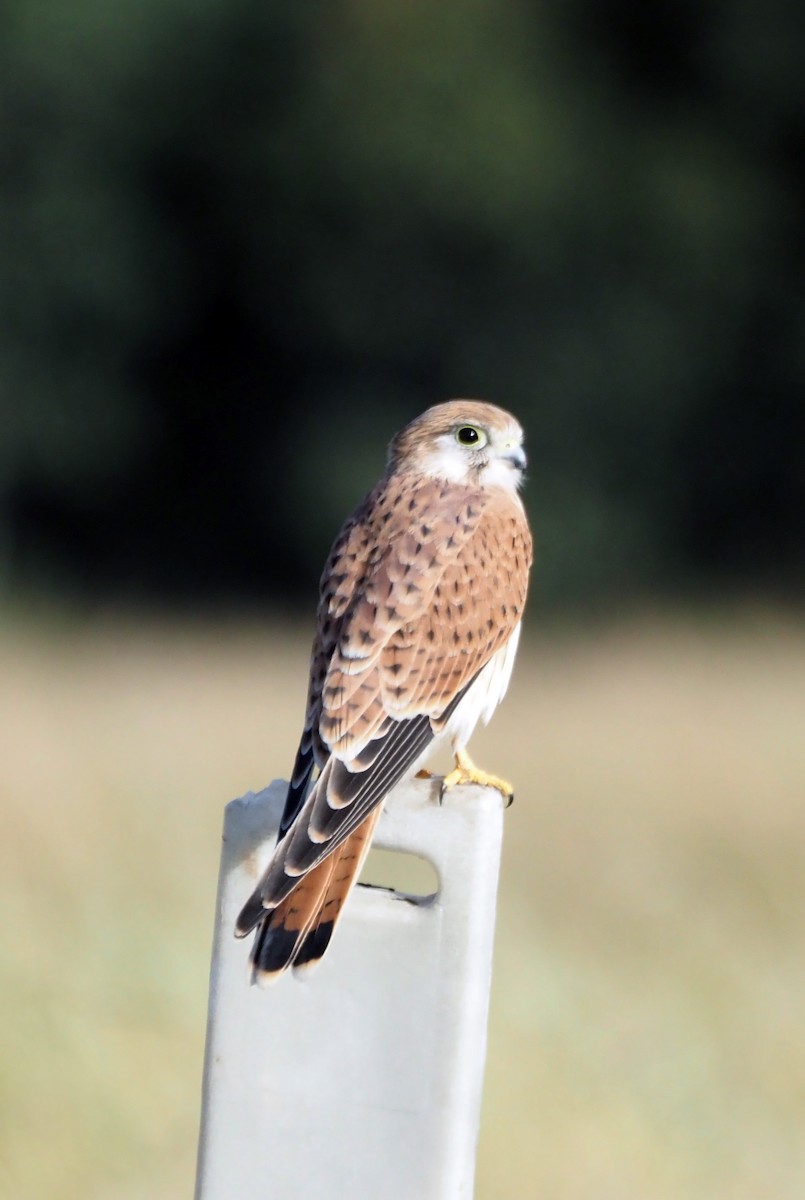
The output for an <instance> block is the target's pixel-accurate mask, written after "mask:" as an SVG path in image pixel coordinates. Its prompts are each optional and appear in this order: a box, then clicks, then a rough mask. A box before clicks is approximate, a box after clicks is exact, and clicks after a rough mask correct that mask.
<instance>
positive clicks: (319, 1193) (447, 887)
mask: <svg viewBox="0 0 805 1200" xmlns="http://www.w3.org/2000/svg"><path fill="white" fill-rule="evenodd" d="M439 782H440V781H439V780H438V779H430V780H424V779H423V780H420V779H414V780H410V781H407V782H405V783H403V784H401V785H400V786H399V787H398V788H397V789H396V790H395V791H394V792H393V793H392V795H391V797H390V798H389V800H388V801H387V803H386V808H385V810H384V812H383V814H382V815H381V818H380V821H379V822H378V826H377V830H376V833H375V838H374V843H373V844H374V845H375V846H376V847H379V848H381V849H387V850H396V851H403V852H409V853H414V854H418V855H421V856H422V857H423V858H426V859H428V860H429V861H430V862H432V863H433V865H434V866H435V868H436V871H437V873H438V876H439V880H440V887H439V891H438V893H437V894H436V896H435V897H434V898H433V899H432V900H430V901H427V902H425V903H418V904H414V903H411V902H409V901H407V900H406V899H405V898H404V897H401V896H400V895H398V894H395V893H393V892H389V891H387V890H384V889H377V888H366V887H358V888H356V889H355V890H354V891H353V894H352V895H351V896H350V898H349V900H348V901H347V905H346V908H345V910H344V915H343V917H342V919H341V921H340V923H339V925H338V927H337V929H336V931H335V934H334V936H333V940H332V943H331V945H330V947H329V949H328V951H327V954H326V955H325V957H324V959H323V961H322V963H321V964H320V965H319V966H318V967H317V968H316V969H315V970H313V971H312V972H310V974H309V975H307V976H306V977H304V978H303V979H301V980H300V979H297V978H295V977H294V976H292V975H291V974H290V973H288V974H287V975H284V976H282V977H281V978H280V979H279V980H278V982H277V983H276V984H275V985H273V986H272V987H271V988H269V989H268V990H265V991H263V990H261V989H260V988H257V987H249V985H248V969H247V960H248V952H249V943H250V941H251V938H247V939H244V940H243V941H237V940H236V939H235V937H234V935H233V929H234V924H235V918H236V916H237V914H238V912H239V910H240V908H241V906H242V904H243V902H244V900H245V899H246V897H247V896H248V895H249V893H250V892H251V891H252V889H253V888H254V886H255V884H256V881H257V879H258V877H259V875H260V874H261V872H262V870H263V868H264V867H265V865H266V863H267V861H268V859H269V857H270V855H271V851H272V849H273V846H274V842H275V839H276V830H277V827H278V824H279V818H280V814H281V811H282V806H283V803H284V800H285V790H286V786H287V785H286V784H284V783H283V782H282V781H280V780H276V781H275V782H274V783H272V784H271V786H270V787H268V788H266V789H265V790H264V791H262V792H260V793H258V794H257V795H254V794H251V793H250V794H248V795H246V796H244V797H243V798H242V799H240V800H234V801H232V803H231V804H229V805H228V806H227V809H226V817H225V822H224V841H223V853H222V860H221V874H220V881H219V892H218V905H217V913H216V925H215V937H214V944H213V959H212V969H211V973H210V1002H209V1016H208V1026H207V1050H206V1059H205V1067H204V1097H203V1104H202V1120H201V1136H200V1144H199V1158H198V1175H197V1182H196V1200H296V1197H304V1198H305V1200H453V1198H457V1197H466V1198H469V1197H471V1196H472V1190H473V1173H474V1165H475V1142H476V1138H477V1132H478V1122H479V1117H480V1105H481V1089H482V1083H483V1068H484V1059H485V1054H486V1022H487V1013H488V1004H489V987H490V981H491V972H492V943H493V936H494V920H495V899H496V893H497V880H498V870H499V864H500V848H501V837H502V829H503V800H502V798H501V796H500V793H499V792H497V791H496V790H494V789H492V788H480V787H476V786H466V787H464V786H462V787H458V788H455V789H454V790H452V791H451V792H449V793H448V794H447V795H446V796H445V800H444V804H443V805H442V806H439V804H438V802H437V801H438V790H439Z"/></svg>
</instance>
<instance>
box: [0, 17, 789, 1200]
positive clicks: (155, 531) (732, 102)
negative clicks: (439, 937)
mask: <svg viewBox="0 0 805 1200" xmlns="http://www.w3.org/2000/svg"><path fill="white" fill-rule="evenodd" d="M0 29H1V30H2V37H0V100H1V101H2V106H1V110H2V113H3V118H2V122H1V123H0V155H1V156H2V157H1V159H0V161H2V171H1V172H0V229H2V271H1V272H0V278H1V280H2V283H1V285H0V297H1V298H0V678H2V680H3V685H4V686H3V687H2V690H0V705H2V712H1V714H0V715H1V717H2V719H0V794H1V795H2V805H1V806H0V828H1V829H2V838H0V845H2V850H0V855H2V861H0V900H2V903H3V908H4V911H5V913H6V920H5V921H4V922H3V925H2V929H1V930H0V977H1V978H2V982H3V987H2V999H0V1015H1V1016H2V1020H0V1030H2V1032H0V1114H2V1123H0V1194H3V1195H6V1194H7V1195H8V1196H9V1197H14V1200H34V1198H37V1200H38V1198H39V1197H44V1196H49V1195H54V1194H58V1195H59V1196H60V1197H63V1198H64V1200H71V1198H72V1197H76V1198H77V1197H82V1198H83V1200H87V1198H89V1200H92V1198H95V1197H97V1198H99V1200H108V1198H109V1197H114V1198H115V1200H140V1198H141V1197H142V1198H144V1197H149V1198H150V1200H161V1198H162V1197H165V1198H166V1200H167V1198H169V1197H174V1196H177V1195H187V1194H189V1193H190V1189H191V1187H192V1179H193V1169H194V1166H193V1159H194V1152H195V1136H196V1129H197V1119H198V1100H199V1083H200V1074H201V1060H202V1053H203V1036H204V1012H205V1005H206V972H207V967H208V953H209V939H210V934H211V922H212V916H213V908H214V894H215V877H216V870H217V857H218V837H219V829H220V819H221V807H222V804H223V802H224V801H225V800H226V799H228V798H229V797H231V796H233V795H236V794H240V793H241V792H243V791H245V790H247V789H248V788H258V787H260V786H262V785H263V784H264V783H266V782H267V781H268V780H269V779H270V778H271V777H273V776H276V775H282V774H284V773H286V772H287V771H288V769H289V766H290V761H291V756H292V753H293V749H294V741H295V738H296V736H297V733H298V724H299V720H300V718H301V711H302V706H303V702H304V692H305V683H306V680H305V672H306V666H307V652H308V641H309V636H310V628H311V621H312V614H313V610H314V607H315V589H316V584H317V579H318V575H319V572H320V569H321V564H322V562H323V559H324V556H325V553H326V550H327V548H328V546H329V543H330V541H331V539H332V537H333V534H334V533H335V531H336V529H337V527H338V525H339V523H340V521H341V519H342V517H343V516H344V515H346V513H347V512H348V511H349V510H350V509H351V508H352V507H353V506H354V504H355V503H356V502H357V501H358V500H359V499H360V497H361V495H362V494H363V493H364V492H365V490H366V489H367V488H368V487H369V486H370V485H371V484H372V483H373V482H374V481H375V479H376V478H377V476H378V474H379V471H380V468H381V466H382V462H383V459H384V453H385V445H386V443H387V442H388V440H389V438H390V436H391V435H392V433H393V432H394V431H395V430H396V429H397V428H398V427H399V426H400V425H402V424H403V423H404V422H405V421H407V420H409V419H410V418H412V417H413V416H415V415H416V414H417V413H418V412H420V411H421V410H422V409H424V408H426V407H427V406H428V405H430V404H431V403H434V402H436V401H438V400H442V399H446V398H449V397H451V396H457V395H465V396H481V397H484V398H486V399H489V400H492V401H494V402H496V403H499V404H501V405H503V406H504V407H506V408H509V409H511V410H512V411H513V412H515V413H516V414H517V416H518V417H519V418H520V419H521V421H522V423H523V425H524V426H525V428H526V431H527V435H528V452H529V461H530V478H529V481H528V484H527V489H526V503H527V506H528V509H529V512H530V515H531V519H532V524H533V527H534V531H535V535H536V541H537V564H536V568H535V571H534V577H533V591H532V599H531V602H530V613H529V620H530V624H529V626H528V630H527V637H526V639H525V642H524V646H523V650H522V651H521V655H520V661H519V663H518V671H517V673H516V679H515V684H514V686H513V691H512V693H511V698H510V699H509V700H508V701H507V704H506V708H505V709H504V710H503V712H502V713H501V715H500V716H499V717H498V719H497V721H496V722H495V723H494V724H493V726H492V728H491V730H490V731H489V732H488V733H486V734H484V735H483V737H482V738H479V739H478V750H479V753H478V757H479V758H480V759H481V761H483V762H484V763H485V764H486V765H488V766H489V767H490V768H491V769H492V770H497V771H501V772H502V773H503V774H507V775H509V776H511V777H513V778H514V779H515V780H516V782H517V792H518V797H519V803H518V804H516V805H515V806H514V808H513V809H512V810H511V812H510V813H509V815H508V817H507V826H508V828H509V831H510V832H509V836H508V839H507V847H506V852H505V853H506V861H505V862H504V867H503V885H502V893H501V909H500V922H499V930H500V933H499V939H498V952H497V965H496V977H495V989H494V993H493V1008H492V1025H491V1030H490V1055H489V1068H488V1075H487V1092H486V1106H485V1111H484V1120H483V1127H482V1134H481V1146H480V1158H479V1180H478V1191H477V1194H478V1196H479V1198H480V1200H493V1198H495V1200H497V1198H498V1197H503V1198H507V1197H512V1198H515V1197H517V1198H521V1197H523V1196H524V1195H534V1196H541V1195H546V1196H550V1197H552V1200H565V1198H567V1200H586V1198H587V1197H590V1198H592V1197H595V1200H601V1198H602V1197H608V1196H612V1197H618V1198H620V1197H622V1196H633V1195H639V1196H645V1197H651V1198H658V1200H665V1198H666V1197H667V1198H668V1200H671V1198H672V1197H673V1198H679V1197H681V1196H684V1197H686V1198H687V1197H690V1198H692V1200H697V1198H699V1197H701V1198H702V1200H705V1198H707V1200H710V1198H712V1197H713V1196H718V1197H729V1198H735V1200H739V1198H740V1200H744V1198H746V1200H750V1198H752V1200H754V1198H755V1197H757V1196H758V1195H760V1194H764V1195H774V1196H775V1197H779V1198H782V1200H786V1198H788V1197H791V1198H792V1200H793V1198H794V1197H796V1198H797V1200H799V1198H800V1197H801V1196H802V1195H803V1192H804V1191H805V1145H803V1139H802V1136H801V1131H802V1127H803V1120H804V1119H805V1085H804V1084H803V1080H805V1025H804V1024H803V1019H802V1006H801V996H802V995H803V988H805V951H804V950H803V946H804V945H805V941H804V940H803V938H804V936H805V901H804V900H803V889H802V882H801V881H802V872H803V869H805V852H803V835H805V817H803V813H802V796H803V787H804V785H805V737H803V731H804V730H805V623H803V620H802V615H803V605H802V600H803V584H804V583H805V556H804V555H803V539H804V538H805V405H804V404H803V392H804V385H805V350H804V349H803V347H805V289H803V278H804V270H805V238H804V237H803V228H805V72H803V70H802V63H803V54H805V18H803V16H802V12H801V7H800V6H799V5H795V4H794V3H793V2H792V0H769V3H767V4H765V5H762V6H760V5H758V4H754V3H750V2H749V0H733V3H731V4H729V5H726V4H724V3H721V2H717V0H699V3H696V4H694V3H691V2H688V0H678V2H677V3H660V4H655V5H652V6H649V7H648V8H643V9H641V8H639V7H636V6H635V5H633V4H631V3H629V4H627V3H625V2H623V0H620V2H618V0H595V2H594V0H563V2H561V3H560V2H559V0H545V2H544V3H542V4H536V3H531V4H528V3H525V2H517V0H498V2H497V3H496V4H494V5H493V4H491V3H489V2H488V0H487V2H484V0H463V2H462V3H457V2H456V0H441V2H440V3H439V4H438V5H433V4H429V5H426V4H422V3H416V2H413V3H408V4H398V3H393V2H391V3H385V4H355V3H353V4H343V3H342V4H339V3H336V4H332V3H331V4H328V5H324V4H319V3H311V4H306V5H299V6H293V5H278V4H274V3H271V2H267V3H264V4H262V5H254V4H245V3H241V2H240V0H229V2H228V3H224V2H223V0H194V3H192V4H189V3H187V2H186V0H160V3H159V4H158V5H157V4H155V3H153V2H152V0H139V2H138V3H136V4H134V3H131V2H130V0H121V2H119V3H117V4H115V5H114V6H109V5H103V4H101V3H100V2H99V0H75V3H73V4H71V5H69V6H63V5H62V6H59V5H56V4H53V3H48V2H47V0H10V3H8V4H7V5H6V6H5V8H4V10H3V13H2V14H0Z"/></svg>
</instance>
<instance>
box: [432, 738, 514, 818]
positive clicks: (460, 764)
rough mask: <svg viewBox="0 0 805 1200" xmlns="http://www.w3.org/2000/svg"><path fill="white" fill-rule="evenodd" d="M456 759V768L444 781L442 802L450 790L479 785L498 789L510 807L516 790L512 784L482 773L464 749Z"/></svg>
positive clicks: (440, 795) (456, 755)
mask: <svg viewBox="0 0 805 1200" xmlns="http://www.w3.org/2000/svg"><path fill="white" fill-rule="evenodd" d="M455 759H456V765H455V767H454V768H453V770H452V771H451V772H450V774H449V775H445V777H444V780H443V781H442V787H441V792H440V794H439V799H440V800H441V798H442V796H444V793H445V792H447V791H449V790H450V788H454V787H457V786H458V784H460V783H479V784H480V785H481V787H493V788H497V790H498V791H499V792H500V794H501V796H502V797H503V799H504V800H505V801H506V807H507V808H508V807H509V805H510V804H511V803H512V801H513V800H514V789H513V788H512V785H511V784H510V783H508V782H507V781H506V780H505V779H501V778H500V777H499V776H498V775H489V774H487V772H486V771H482V770H481V769H480V767H476V765H475V763H474V762H473V761H472V759H471V758H470V756H469V754H468V753H467V751H466V750H464V749H458V750H456V751H455Z"/></svg>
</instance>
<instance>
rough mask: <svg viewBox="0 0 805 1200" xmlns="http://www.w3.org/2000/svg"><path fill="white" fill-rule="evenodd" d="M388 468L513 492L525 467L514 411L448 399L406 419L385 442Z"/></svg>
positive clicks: (478, 402) (468, 401)
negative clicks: (396, 432)
mask: <svg viewBox="0 0 805 1200" xmlns="http://www.w3.org/2000/svg"><path fill="white" fill-rule="evenodd" d="M389 467H390V468H391V469H392V470H409V471H415V472H417V473H418V474H422V475H432V476H435V477H436V478H438V479H446V480H448V481H449V482H450V483H465V484H471V485H473V486H474V487H479V486H480V487H503V488H506V489H507V490H509V491H512V492H516V490H517V488H518V487H519V485H520V484H521V483H522V481H523V472H524V471H525V467H526V456H525V450H524V449H523V431H522V429H521V427H520V425H519V423H518V422H517V421H516V420H515V419H514V417H513V416H512V415H511V414H510V413H507V412H504V410H503V409H502V408H497V407H496V406H495V405H494V404H487V403H485V402H484V401H482V400H448V401H447V403H446V404H436V405H434V407H433V408H429V409H428V410H427V411H426V412H424V413H422V415H421V416H420V417H417V418H416V420H414V421H412V422H411V423H410V425H406V427H405V428H404V429H402V430H401V431H400V432H399V433H398V434H397V436H396V437H395V438H394V440H393V441H392V443H391V445H390V447H389Z"/></svg>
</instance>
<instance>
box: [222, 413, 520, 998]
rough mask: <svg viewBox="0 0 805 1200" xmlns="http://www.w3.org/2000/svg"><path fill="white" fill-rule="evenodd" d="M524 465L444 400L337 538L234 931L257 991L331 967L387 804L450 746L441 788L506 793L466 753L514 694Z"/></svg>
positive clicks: (396, 448) (497, 437) (498, 432)
mask: <svg viewBox="0 0 805 1200" xmlns="http://www.w3.org/2000/svg"><path fill="white" fill-rule="evenodd" d="M525 465H526V458H525V453H524V450H523V431H522V429H521V428H520V426H519V424H518V423H517V421H516V420H515V419H514V417H512V416H510V415H509V414H508V413H507V412H504V411H503V410H502V409H500V408H496V407H495V406H494V405H492V404H485V403H482V402H481V401H477V400H451V401H449V402H448V403H447V404H437V405H436V406H435V407H434V408H429V409H428V410H427V412H425V413H423V414H422V416H420V417H417V419H416V420H415V421H412V422H411V424H410V425H407V426H406V427H405V428H404V429H403V430H401V432H400V433H398V434H397V436H396V437H395V438H394V439H393V441H392V443H391V445H390V447H389V455H388V465H387V467H386V473H385V475H384V476H383V478H382V479H381V480H380V482H379V483H378V484H377V486H376V487H375V488H373V490H372V491H371V492H370V493H369V495H368V496H367V497H366V499H365V500H364V501H363V503H362V504H361V505H360V507H359V508H358V509H357V510H356V511H355V512H354V513H353V515H352V516H351V517H350V518H349V520H348V521H347V522H346V524H345V525H344V527H343V529H342V530H341V532H340V534H339V535H338V537H337V539H336V541H335V545H334V546H333V548H332V550H331V552H330V557H329V559H328V560H327V565H326V567H325V569H324V574H323V576H322V580H321V596H320V602H319V608H318V620H317V628H316V636H315V639H314V643H313V653H312V658H311V667H310V686H309V691H308V700H307V714H306V717H305V727H304V730H303V732H302V739H301V741H300V744H299V750H298V752H297V755H296V761H295V763H294V768H293V774H292V777H291V782H290V785H289V787H288V796H287V799H286V802H285V810H284V813H283V816H282V821H281V823H280V830H279V840H278V842H277V846H276V848H275V850H274V854H273V856H272V858H271V861H270V862H269V864H268V866H267V868H266V871H265V874H264V875H263V877H262V879H261V880H260V883H259V885H258V887H257V888H256V890H255V892H254V893H253V895H252V896H251V897H250V898H249V900H248V901H247V902H246V904H245V905H244V907H243V911H242V912H241V914H240V916H239V917H238V921H237V926H236V930H235V932H236V935H237V936H238V937H244V936H245V935H246V934H247V933H249V932H250V931H251V930H252V929H255V927H256V936H255V940H254V947H253V949H252V954H251V963H252V968H253V972H252V979H253V981H256V982H258V983H261V984H266V983H269V982H271V981H272V980H273V979H275V978H276V977H277V976H278V975H279V974H280V973H281V972H282V971H284V970H285V969H286V968H287V967H289V966H294V967H303V966H305V965H306V964H309V963H313V962H315V961H317V960H318V959H320V958H321V956H322V955H323V954H324V951H325V950H326V949H327V946H328V944H329V941H330V938H331V937H332V933H333V929H334V927H335V923H336V921H337V920H338V917H339V915H340V913H341V909H342V907H343V905H344V901H345V900H346V898H347V895H348V893H349V891H350V889H351V887H352V885H353V883H354V882H355V879H356V878H357V875H358V872H359V870H360V867H361V864H362V862H363V860H364V857H365V855H366V852H367V850H368V849H369V843H370V841H371V838H372V833H373V831H374V827H375V824H376V823H377V818H378V816H379V814H380V809H381V807H382V805H383V801H384V800H385V798H386V796H387V795H388V794H389V792H390V791H391V789H392V788H393V787H394V785H395V784H397V783H398V782H399V781H400V780H401V779H402V778H403V777H404V776H406V775H411V774H413V773H414V772H415V771H417V769H418V768H420V767H421V766H422V763H423V762H424V760H425V759H426V758H427V757H428V755H429V754H430V753H431V752H432V751H433V750H434V749H435V747H436V746H437V745H438V744H440V743H442V742H444V741H445V740H447V741H449V742H450V744H451V746H452V749H453V753H454V756H455V763H456V765H455V769H454V770H452V771H451V772H450V774H449V775H447V777H446V778H445V780H444V785H443V786H444V788H450V787H453V786H454V785H455V784H458V783H463V782H468V781H471V782H477V783H482V784H489V785H491V786H493V787H496V788H498V789H499V790H500V791H501V792H502V793H503V794H504V796H506V797H507V798H510V797H511V792H512V789H511V787H510V785H509V784H508V783H506V782H505V780H502V779H498V778H497V777H496V776H494V775H487V774H486V773H485V772H484V771H480V770H479V769H478V768H477V767H476V766H475V765H474V764H473V763H472V761H471V759H470V758H469V755H468V754H467V751H466V749H465V747H466V744H467V742H468V741H469V739H470V736H471V735H472V731H473V729H474V728H475V726H476V724H477V722H478V720H479V719H482V720H483V721H484V722H486V721H488V720H489V718H490V717H491V715H492V713H493V711H494V709H495V707H496V706H497V704H498V703H499V702H500V700H501V699H502V697H503V695H504V693H505V691H506V688H507V686H508V683H509V677H510V675H511V670H512V665H513V663H514V656H515V653H516V650H517V642H518V639H519V636H520V619H521V617H522V615H523V606H524V604H525V598H526V589H527V586H528V572H529V568H530V566H531V535H530V533H529V530H528V523H527V521H526V516H525V512H524V511H523V505H522V503H521V501H520V498H519V496H518V494H517V489H518V486H519V484H520V483H521V481H522V478H523V471H524V468H525ZM314 768H317V769H318V776H317V778H316V779H315V781H314V782H313V783H311V780H312V776H313V771H314Z"/></svg>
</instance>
